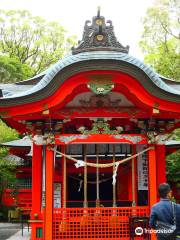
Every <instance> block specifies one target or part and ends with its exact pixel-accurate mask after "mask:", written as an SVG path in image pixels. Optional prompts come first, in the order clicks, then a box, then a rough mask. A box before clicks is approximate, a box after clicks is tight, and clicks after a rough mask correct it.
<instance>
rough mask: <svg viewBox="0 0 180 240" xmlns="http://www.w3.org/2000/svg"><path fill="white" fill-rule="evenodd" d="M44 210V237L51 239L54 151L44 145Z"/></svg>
mask: <svg viewBox="0 0 180 240" xmlns="http://www.w3.org/2000/svg"><path fill="white" fill-rule="evenodd" d="M45 189H46V193H45V194H46V197H45V198H46V210H45V238H44V239H47V240H52V239H53V235H52V232H53V202H54V196H53V195H54V194H53V193H54V151H53V150H51V149H49V147H48V146H47V147H46V188H45Z"/></svg>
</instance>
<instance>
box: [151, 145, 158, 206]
mask: <svg viewBox="0 0 180 240" xmlns="http://www.w3.org/2000/svg"><path fill="white" fill-rule="evenodd" d="M156 175H157V172H156V151H155V147H154V146H153V145H152V149H150V150H149V205H150V207H152V205H154V204H155V203H156V202H157V178H156Z"/></svg>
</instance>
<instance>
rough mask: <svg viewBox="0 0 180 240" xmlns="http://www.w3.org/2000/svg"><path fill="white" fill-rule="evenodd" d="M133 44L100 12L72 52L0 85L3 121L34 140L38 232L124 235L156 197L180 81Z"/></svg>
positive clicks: (178, 118)
mask: <svg viewBox="0 0 180 240" xmlns="http://www.w3.org/2000/svg"><path fill="white" fill-rule="evenodd" d="M128 52H129V47H128V46H127V47H124V46H122V45H121V44H120V43H119V42H118V41H117V39H116V37H115V35H114V30H113V26H112V22H111V21H107V22H106V21H105V18H104V17H102V16H101V15H100V12H99V11H98V14H97V16H95V17H93V19H92V22H90V21H87V22H86V23H85V27H84V32H83V38H82V41H80V43H79V45H78V46H77V47H76V48H73V49H72V55H69V56H67V57H65V58H64V59H62V60H60V61H59V62H57V63H56V64H55V65H54V66H52V67H51V68H50V69H48V70H47V71H45V72H43V73H42V74H39V75H37V76H35V77H33V78H31V79H28V80H26V81H23V82H20V83H16V84H11V85H3V86H2V85H1V86H2V94H3V97H2V98H1V99H0V114H1V117H2V119H3V121H5V122H6V123H7V124H8V125H9V126H11V127H12V128H15V129H16V130H18V131H19V132H20V133H21V134H24V133H26V134H27V135H30V136H31V139H32V141H33V147H32V211H31V220H30V221H31V226H32V234H31V239H32V240H35V239H45V240H58V239H63V240H70V239H81V240H85V239H86V240H87V239H99V240H105V239H106V240H108V239H114V240H115V239H123V240H126V239H129V238H130V235H132V234H131V231H130V227H129V221H130V220H132V219H133V217H142V218H143V217H144V218H145V217H148V216H149V213H150V207H151V206H152V205H153V204H154V203H155V202H156V201H157V200H158V196H157V186H158V185H159V184H160V183H162V182H165V181H166V171H165V167H166V166H165V155H166V152H165V141H166V140H167V136H168V134H169V133H171V132H172V131H173V130H174V129H176V128H178V127H179V126H180V84H178V83H177V82H174V81H172V80H169V79H166V78H164V77H162V76H160V75H158V74H157V73H155V72H154V71H153V70H152V69H151V68H150V67H148V66H147V65H145V64H143V63H142V62H141V61H139V60H138V59H136V58H134V57H132V56H131V55H129V54H128ZM136 239H144V236H141V237H136ZM151 239H154V236H153V235H152V236H151Z"/></svg>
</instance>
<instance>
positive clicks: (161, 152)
mask: <svg viewBox="0 0 180 240" xmlns="http://www.w3.org/2000/svg"><path fill="white" fill-rule="evenodd" d="M156 162H157V187H158V186H159V184H160V183H165V182H166V147H165V145H156Z"/></svg>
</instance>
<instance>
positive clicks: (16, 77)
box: [0, 56, 33, 83]
mask: <svg viewBox="0 0 180 240" xmlns="http://www.w3.org/2000/svg"><path fill="white" fill-rule="evenodd" d="M32 75H33V70H32V69H31V68H30V67H29V66H28V65H27V64H22V63H21V62H20V61H19V60H18V59H17V58H10V57H7V56H0V82H1V83H15V82H18V81H21V80H24V79H27V78H29V77H31V76H32Z"/></svg>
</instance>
